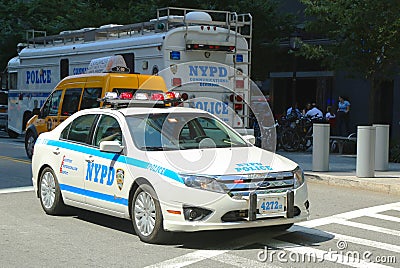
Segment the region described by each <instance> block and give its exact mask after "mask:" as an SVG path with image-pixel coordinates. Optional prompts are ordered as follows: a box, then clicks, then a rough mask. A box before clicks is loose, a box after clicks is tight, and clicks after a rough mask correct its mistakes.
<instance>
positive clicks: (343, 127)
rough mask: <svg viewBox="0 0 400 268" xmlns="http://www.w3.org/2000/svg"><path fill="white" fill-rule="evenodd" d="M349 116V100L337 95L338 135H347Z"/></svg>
mask: <svg viewBox="0 0 400 268" xmlns="http://www.w3.org/2000/svg"><path fill="white" fill-rule="evenodd" d="M349 116H350V102H349V101H348V100H347V99H346V98H344V97H343V96H339V102H338V109H337V127H338V134H339V135H340V136H346V137H347V136H349V135H350V127H349Z"/></svg>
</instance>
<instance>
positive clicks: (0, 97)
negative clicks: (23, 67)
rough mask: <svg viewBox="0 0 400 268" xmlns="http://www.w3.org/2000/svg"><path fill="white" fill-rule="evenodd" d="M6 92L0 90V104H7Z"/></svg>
mask: <svg viewBox="0 0 400 268" xmlns="http://www.w3.org/2000/svg"><path fill="white" fill-rule="evenodd" d="M7 99H8V94H7V92H4V91H0V105H7V104H8V100H7Z"/></svg>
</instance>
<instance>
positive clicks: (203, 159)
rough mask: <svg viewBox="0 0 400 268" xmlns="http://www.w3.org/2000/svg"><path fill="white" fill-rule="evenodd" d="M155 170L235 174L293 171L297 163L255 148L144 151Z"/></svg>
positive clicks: (181, 172) (202, 173) (203, 173)
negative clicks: (159, 168) (160, 168)
mask: <svg viewBox="0 0 400 268" xmlns="http://www.w3.org/2000/svg"><path fill="white" fill-rule="evenodd" d="M147 157H148V158H149V159H148V161H149V162H150V163H151V164H154V166H156V167H162V168H165V169H169V170H171V171H173V172H176V173H179V174H197V175H235V174H247V173H269V172H283V171H292V170H294V169H295V168H296V167H297V164H296V163H295V162H293V161H291V160H289V159H287V158H285V157H283V156H280V155H278V154H275V153H272V152H269V151H265V150H262V149H260V148H257V147H240V148H234V147H232V148H218V149H213V148H205V149H190V150H179V151H162V152H160V151H157V152H147Z"/></svg>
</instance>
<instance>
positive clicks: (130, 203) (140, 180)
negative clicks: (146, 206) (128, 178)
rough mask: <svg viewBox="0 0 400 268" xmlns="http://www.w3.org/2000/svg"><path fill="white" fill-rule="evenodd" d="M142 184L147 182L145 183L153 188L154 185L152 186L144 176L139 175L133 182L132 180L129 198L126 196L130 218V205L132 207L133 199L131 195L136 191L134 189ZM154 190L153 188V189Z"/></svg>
mask: <svg viewBox="0 0 400 268" xmlns="http://www.w3.org/2000/svg"><path fill="white" fill-rule="evenodd" d="M142 184H147V185H149V186H150V187H151V188H153V189H154V187H153V185H152V184H151V183H150V181H149V180H147V179H146V178H144V177H139V178H137V179H136V180H135V181H134V182H133V184H132V186H131V189H130V190H129V198H128V208H129V209H128V211H129V217H130V218H131V219H132V210H131V207H132V199H133V195H134V194H135V192H136V190H137V189H138V188H139V186H140V185H142ZM154 191H155V190H154Z"/></svg>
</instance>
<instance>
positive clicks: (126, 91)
mask: <svg viewBox="0 0 400 268" xmlns="http://www.w3.org/2000/svg"><path fill="white" fill-rule="evenodd" d="M91 64H92V63H91ZM89 70H90V65H89ZM125 70H126V68H125V67H123V66H122V67H121V66H117V67H113V68H109V70H107V71H108V72H107V73H87V74H80V75H73V76H69V77H66V78H64V79H63V80H61V81H60V82H59V83H58V84H57V86H56V87H55V89H54V90H53V92H52V93H51V94H50V96H49V97H48V98H47V100H46V102H45V103H44V104H43V106H42V107H41V108H40V109H36V110H34V111H33V114H34V116H33V117H32V118H31V119H30V120H29V121H28V122H27V124H26V132H25V150H26V154H27V156H28V157H29V158H32V154H33V147H34V144H35V141H36V139H37V137H38V136H39V134H40V133H42V132H46V131H50V130H52V129H53V128H55V127H56V126H58V125H59V124H60V123H61V122H62V121H64V120H65V119H66V118H68V116H70V115H72V114H73V113H75V112H77V111H79V110H83V109H88V108H95V107H100V106H101V105H102V103H101V102H99V101H98V99H100V98H104V96H105V94H106V92H116V93H117V94H118V96H122V95H124V96H128V97H132V96H134V95H135V94H137V93H139V92H140V93H144V94H147V95H151V94H160V93H165V92H167V87H166V84H165V82H164V80H163V78H162V77H160V76H154V75H142V74H129V73H125V72H126V71H125ZM121 71H122V73H121Z"/></svg>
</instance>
